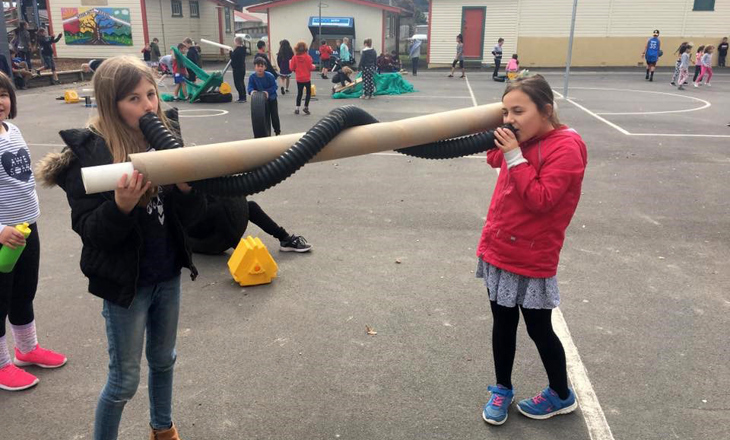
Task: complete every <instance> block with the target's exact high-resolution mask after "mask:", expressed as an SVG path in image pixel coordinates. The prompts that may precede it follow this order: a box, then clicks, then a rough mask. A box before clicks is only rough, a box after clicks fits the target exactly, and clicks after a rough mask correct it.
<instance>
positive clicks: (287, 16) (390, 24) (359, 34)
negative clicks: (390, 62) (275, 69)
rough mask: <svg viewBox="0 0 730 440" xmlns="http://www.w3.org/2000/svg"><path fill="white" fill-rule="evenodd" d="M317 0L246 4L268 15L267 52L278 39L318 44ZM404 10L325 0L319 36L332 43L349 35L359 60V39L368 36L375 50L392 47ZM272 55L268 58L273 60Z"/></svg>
mask: <svg viewBox="0 0 730 440" xmlns="http://www.w3.org/2000/svg"><path fill="white" fill-rule="evenodd" d="M321 3H322V2H320V1H319V0H274V1H269V2H266V3H261V4H258V5H254V6H250V7H249V8H248V11H249V12H263V13H266V14H267V16H268V20H267V21H268V23H269V30H268V35H269V41H270V42H271V46H272V47H271V48H270V50H271V52H272V53H276V51H277V50H278V47H279V41H281V40H284V39H286V40H289V42H290V43H291V45H292V47H293V46H294V45H295V44H296V43H297V42H298V41H304V42H306V43H307V45H308V46H310V47H311V46H312V45H314V46H315V48H316V47H319V43H318V40H319V35H320V21H319V18H320V7H319V6H320V4H321ZM404 13H405V11H403V10H402V9H401V8H398V7H395V6H389V5H388V4H384V3H376V2H372V1H368V0H327V2H326V3H324V5H323V7H322V9H321V17H322V23H321V24H322V26H321V35H322V39H326V40H327V42H328V43H329V44H330V45H332V46H334V43H335V40H337V39H342V38H343V37H348V38H350V43H351V44H350V45H351V48H350V50H351V51H353V52H354V54H355V57H356V60H358V61H359V59H360V57H359V53H360V50H361V49H362V42H363V41H364V40H365V39H367V38H370V39H372V40H373V48H374V49H375V50H376V51H377V52H378V53H381V52H384V51H391V50H396V48H397V45H398V28H399V22H400V17H401V15H403V14H404ZM275 60H276V57H273V59H272V61H275Z"/></svg>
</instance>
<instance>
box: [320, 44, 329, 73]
mask: <svg viewBox="0 0 730 440" xmlns="http://www.w3.org/2000/svg"><path fill="white" fill-rule="evenodd" d="M320 44H321V45H320V46H319V59H320V64H322V72H321V76H322V79H329V78H328V77H327V72H329V69H330V58H331V57H332V48H331V47H329V45H328V44H327V40H322V41H321V42H320Z"/></svg>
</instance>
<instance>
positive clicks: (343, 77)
mask: <svg viewBox="0 0 730 440" xmlns="http://www.w3.org/2000/svg"><path fill="white" fill-rule="evenodd" d="M353 73H354V72H353V71H352V69H350V68H349V67H347V66H345V67H343V68H342V69H341V70H340V71H338V72H337V73H335V76H333V77H332V82H333V83H334V84H337V83H340V86H341V87H345V86H346V85H347V84H352V80H351V79H350V75H352V74H353ZM332 93H335V88H334V87H332Z"/></svg>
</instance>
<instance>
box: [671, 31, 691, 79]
mask: <svg viewBox="0 0 730 440" xmlns="http://www.w3.org/2000/svg"><path fill="white" fill-rule="evenodd" d="M688 45H689V43H688V42H686V41H683V42H682V44H680V45H679V47H678V48H677V50H675V51H674V54H675V55H677V62H676V63H674V73H673V74H672V80H671V81H670V82H669V84H671V85H673V86H674V85H676V81H677V78H678V77H679V66H680V64H682V54H683V53H684V52H685V51H686V50H687V46H688ZM680 84H681V83H680Z"/></svg>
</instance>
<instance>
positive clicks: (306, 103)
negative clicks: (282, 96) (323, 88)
mask: <svg viewBox="0 0 730 440" xmlns="http://www.w3.org/2000/svg"><path fill="white" fill-rule="evenodd" d="M305 88H306V89H307V97H306V98H305V99H304V107H309V98H311V97H312V82H311V81H307V82H305V83H300V82H299V81H297V107H299V106H300V105H302V91H303V90H304V89H305Z"/></svg>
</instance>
